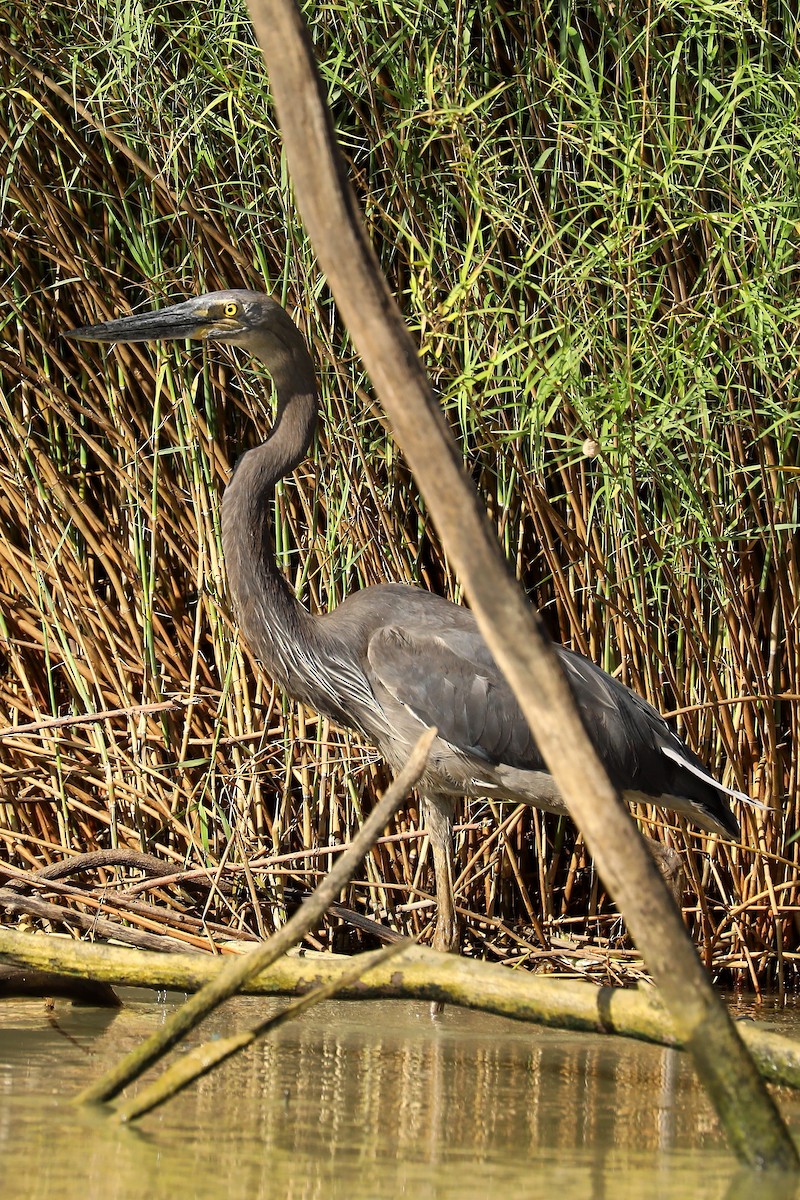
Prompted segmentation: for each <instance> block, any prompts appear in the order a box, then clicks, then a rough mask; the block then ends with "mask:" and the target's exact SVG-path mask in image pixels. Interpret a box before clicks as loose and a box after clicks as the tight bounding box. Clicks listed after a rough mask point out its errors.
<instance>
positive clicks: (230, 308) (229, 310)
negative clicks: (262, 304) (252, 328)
mask: <svg viewBox="0 0 800 1200" xmlns="http://www.w3.org/2000/svg"><path fill="white" fill-rule="evenodd" d="M238 312H239V305H238V304H235V303H234V301H233V300H229V301H228V303H227V304H226V305H225V316H226V317H235V316H236V314H237V313H238Z"/></svg>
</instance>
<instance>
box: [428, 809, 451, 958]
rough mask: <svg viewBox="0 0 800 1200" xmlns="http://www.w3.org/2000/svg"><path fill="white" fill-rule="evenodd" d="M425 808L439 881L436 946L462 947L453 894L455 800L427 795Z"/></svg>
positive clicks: (434, 940)
mask: <svg viewBox="0 0 800 1200" xmlns="http://www.w3.org/2000/svg"><path fill="white" fill-rule="evenodd" d="M422 812H423V819H424V821H425V827H426V829H427V832H428V837H429V838H430V843H431V850H432V851H433V873H434V877H435V883H436V906H437V913H436V929H435V931H434V935H433V948H434V950H444V951H445V952H449V951H451V950H458V948H459V930H458V918H457V916H456V904H455V898H454V896H453V874H454V858H453V801H452V800H451V799H450V797H449V796H448V797H445V796H423V798H422Z"/></svg>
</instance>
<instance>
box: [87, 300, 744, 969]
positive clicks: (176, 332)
mask: <svg viewBox="0 0 800 1200" xmlns="http://www.w3.org/2000/svg"><path fill="white" fill-rule="evenodd" d="M68 336H69V337H71V338H73V339H76V340H82V341H90V342H111V343H133V342H157V341H161V340H163V339H173V340H174V339H177V340H179V341H184V340H187V339H201V340H203V341H209V342H222V343H225V344H227V345H232V346H238V347H240V348H241V349H242V350H244V351H245V352H246V353H247V354H249V355H250V356H251V358H255V359H258V360H260V361H261V362H262V363H263V364H264V365H265V367H266V369H267V371H268V372H269V374H270V375H271V377H272V381H273V384H274V388H275V397H276V409H275V419H274V423H273V426H272V429H271V432H270V434H269V436H268V437H267V438H266V440H264V441H263V442H262V443H261V444H260V445H258V446H256V447H255V448H254V449H251V450H248V451H247V452H246V453H245V454H244V455H242V457H241V458H240V459H239V461H238V462H237V464H236V467H235V469H234V472H233V475H232V477H231V479H230V481H229V483H228V485H227V487H226V488H225V492H224V495H223V499H222V545H223V557H224V562H225V568H226V573H227V579H228V586H229V589H230V593H231V597H232V600H233V605H234V611H235V614H236V619H237V621H238V624H239V627H240V628H241V630H242V632H243V634H244V637H245V640H246V642H247V643H248V645H249V646H250V648H251V650H252V651H253V653H254V654H255V656H256V658H257V659H258V660H259V661H260V662H261V664H262V666H263V668H264V669H265V671H266V672H267V674H268V675H269V676H270V677H271V678H272V679H273V680H274V681H275V683H277V684H278V685H279V687H280V688H282V689H283V690H284V691H285V692H286V693H287V694H288V695H289V696H290V697H291V698H293V699H294V700H296V701H300V702H301V703H303V704H305V705H308V706H309V707H310V708H312V709H314V710H315V711H316V712H318V713H320V714H321V715H323V716H325V717H328V718H329V719H330V720H332V721H333V722H334V723H335V724H337V725H339V726H342V727H344V728H346V729H350V730H355V731H357V732H358V733H359V734H361V735H362V736H363V737H364V738H365V739H366V740H367V741H368V742H370V743H371V744H373V745H374V746H376V747H377V748H378V750H379V751H380V753H381V754H382V756H383V757H384V759H385V760H386V761H387V763H388V765H389V766H390V767H391V768H392V769H394V770H397V769H399V768H400V767H401V766H402V765H403V764H404V763H405V761H406V759H407V756H408V754H409V752H410V750H411V747H412V746H413V745H414V744H415V742H416V741H417V739H418V737H419V735H420V733H421V732H422V730H423V729H424V728H425V727H429V726H435V727H436V729H437V731H438V734H437V737H436V740H435V741H434V743H433V746H432V749H431V752H430V756H429V759H428V764H427V767H426V769H425V772H424V774H423V776H422V778H421V780H420V783H419V788H418V790H419V794H420V798H421V802H422V803H421V808H422V817H423V823H424V825H425V827H426V829H427V833H428V837H429V840H430V845H431V849H432V857H433V867H434V883H435V893H436V902H437V910H436V921H435V929H434V935H433V945H434V947H435V948H436V949H439V950H445V951H449V950H453V949H456V948H457V946H458V943H459V925H458V919H457V914H456V906H455V900H454V895H453V875H454V844H453V817H454V811H455V806H456V804H457V802H458V800H459V799H460V798H461V797H465V796H466V797H483V798H493V799H497V800H506V801H508V800H511V801H515V802H517V803H519V802H522V803H525V804H530V805H533V806H534V807H536V808H538V809H543V810H545V811H547V812H554V813H565V812H566V811H567V810H566V806H565V804H564V801H563V799H562V797H561V795H560V793H559V791H558V788H557V787H556V785H555V782H554V780H553V777H552V775H551V774H550V772H549V771H548V769H547V766H546V764H545V762H544V759H543V758H542V755H541V754H540V752H539V748H538V746H537V745H536V742H535V740H534V738H533V736H532V734H531V732H530V729H529V728H528V724H527V721H526V720H525V718H524V716H523V714H522V711H521V709H520V707H519V705H518V703H517V701H516V699H515V697H514V694H513V692H512V691H511V688H510V687H509V685H508V684H507V683H506V681H505V679H504V677H503V675H502V674H501V672H500V670H499V669H498V667H497V665H496V663H495V661H494V659H493V657H492V654H491V653H490V651H489V648H488V647H487V645H486V643H485V641H484V639H483V637H482V635H481V633H480V631H479V630H478V627H477V624H476V621H475V617H474V616H473V614H472V612H471V611H470V610H469V609H467V608H464V607H463V606H460V605H457V604H454V603H452V602H451V601H449V600H446V599H445V598H444V597H441V596H437V595H435V594H433V593H431V592H428V591H424V590H422V589H420V588H417V587H414V586H412V585H408V584H397V583H382V584H377V585H374V586H370V587H365V588H362V589H360V590H359V591H356V592H354V593H352V594H351V595H349V596H347V597H346V598H345V599H344V600H343V601H342V603H341V604H340V605H339V606H338V607H337V608H335V609H333V610H332V611H331V612H325V613H319V614H312V613H310V612H308V611H307V609H306V608H305V607H304V606H303V605H302V604H301V602H300V600H299V599H298V598H297V596H296V595H295V593H294V591H293V590H292V588H291V587H290V586H289V584H288V582H287V581H286V579H285V578H284V577H283V575H282V574H281V572H280V570H279V569H278V565H277V563H276V560H275V553H274V544H273V538H272V533H271V528H270V518H269V513H270V510H271V502H272V499H273V495H274V489H275V485H276V483H277V482H278V481H279V480H280V479H282V478H283V477H284V476H286V475H288V474H290V473H291V472H292V471H293V470H294V469H295V468H296V467H297V466H298V465H299V464H300V462H301V461H302V460H303V459H304V458H305V456H306V455H307V453H308V451H309V449H310V447H311V444H312V441H313V438H314V433H315V429H316V424H317V418H318V411H319V400H318V392H317V381H316V372H315V369H314V364H313V362H312V358H311V355H310V353H309V350H308V347H307V345H306V342H305V340H304V338H303V336H302V334H301V332H300V330H299V329H298V327H297V326H296V325H295V323H294V321H293V320H292V318H291V317H290V316H289V314H288V313H287V312H286V311H285V309H284V308H283V307H282V306H281V305H280V304H279V303H278V302H277V301H276V300H275V299H273V298H272V297H271V296H269V295H266V294H264V293H262V292H255V291H245V290H240V289H235V290H229V291H219V292H211V293H209V294H207V295H203V296H199V297H196V298H193V299H189V300H186V301H182V302H180V303H177V304H173V305H170V306H169V307H166V308H161V309H159V310H156V311H153V312H147V313H141V314H138V315H134V316H127V317H121V318H119V319H116V320H111V321H105V322H103V323H101V324H97V325H89V326H84V327H82V328H79V329H73V330H71V331H70V333H69V334H68ZM556 653H557V656H558V659H559V661H560V664H561V667H562V669H563V671H564V673H565V675H566V678H567V680H568V683H569V686H570V689H571V691H572V695H573V697H574V700H575V703H576V704H577V706H578V709H579V710H580V713H581V717H582V719H583V722H584V724H585V725H586V727H587V729H588V731H589V733H590V736H591V738H592V741H593V743H594V746H595V749H596V751H597V753H598V754H599V756H600V758H601V760H602V762H603V765H604V766H605V769H606V771H607V773H608V775H609V778H610V780H611V782H612V783H613V785H614V786H615V788H616V789H617V791H618V792H619V793H621V794H622V796H623V797H624V798H625V799H626V800H627V801H628V802H640V801H644V802H646V803H650V804H656V805H658V806H660V807H663V808H666V809H669V810H673V811H675V812H678V813H682V814H684V815H685V816H686V817H687V818H689V819H690V820H691V821H692V822H693V823H694V824H695V825H697V826H699V827H700V828H701V829H703V830H705V831H708V832H713V833H718V834H721V835H722V836H723V837H727V838H732V839H735V838H737V837H738V835H739V825H738V822H737V820H736V817H735V816H734V815H733V812H732V809H731V805H730V798H731V797H733V798H737V799H740V800H743V801H747V800H749V797H747V796H745V795H744V794H743V793H740V792H736V791H734V790H732V789H730V788H727V787H724V786H723V785H722V784H721V783H719V782H718V781H717V780H716V779H715V778H714V777H713V776H712V775H711V774H710V772H709V771H708V770H707V769H706V767H705V766H704V765H703V763H702V761H701V760H700V758H699V757H698V756H697V755H696V754H695V753H694V752H693V751H692V750H691V749H690V748H689V747H688V746H687V745H686V744H685V743H684V742H683V741H682V739H681V738H680V737H679V736H678V735H677V733H675V732H674V731H673V730H672V729H671V728H670V726H669V725H668V724H667V722H666V721H665V720H664V718H663V717H662V716H661V715H660V713H658V712H657V711H656V709H655V708H653V707H652V706H651V705H650V704H648V703H647V702H646V701H645V700H644V699H642V697H641V696H639V695H637V694H636V693H635V692H634V691H632V690H631V689H630V688H628V687H626V686H625V685H624V684H622V683H620V682H619V681H618V680H616V679H614V678H613V677H612V676H611V675H609V674H607V673H606V672H605V671H603V670H602V669H601V668H600V667H598V666H597V665H596V664H595V663H593V662H591V660H590V659H588V658H585V657H584V656H583V655H581V654H578V653H575V652H574V651H572V650H569V649H567V648H566V647H561V646H559V647H557V648H556Z"/></svg>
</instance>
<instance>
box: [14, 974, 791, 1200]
mask: <svg viewBox="0 0 800 1200" xmlns="http://www.w3.org/2000/svg"><path fill="white" fill-rule="evenodd" d="M125 998H126V1001H127V1007H126V1008H125V1009H123V1010H122V1011H121V1012H119V1013H118V1014H117V1015H113V1014H109V1013H108V1012H107V1011H103V1012H101V1011H98V1010H88V1009H79V1008H72V1007H71V1006H70V1005H68V1004H66V1003H63V1004H61V1003H59V1004H58V1005H57V1006H56V1010H55V1020H54V1021H53V1020H51V1019H48V1016H47V1014H46V1012H45V1009H44V1006H43V1005H42V1004H41V1002H37V1001H34V1000H24V1001H9V1002H7V1003H5V1004H4V1005H3V1007H2V1009H1V1010H0V1014H2V1015H0V1162H2V1177H3V1191H4V1193H5V1195H6V1196H8V1197H9V1200H16V1198H19V1200H28V1198H37V1200H38V1198H40V1197H41V1198H42V1200H44V1198H45V1197H46V1198H47V1200H50V1198H51V1197H54V1196H58V1197H63V1198H65V1200H70V1198H71V1197H76V1198H77V1197H80V1200H95V1197H97V1198H98V1200H100V1197H102V1200H127V1198H128V1197H137V1198H138V1197H144V1196H146V1197H156V1198H158V1197H161V1196H170V1197H172V1196H176V1197H180V1198H181V1200H183V1198H191V1197H198V1200H203V1198H205V1197H216V1196H225V1197H230V1198H231V1200H239V1198H241V1200H244V1198H248V1200H250V1198H255V1200H259V1198H262V1197H273V1196H274V1197H287V1198H292V1200H294V1198H298V1200H299V1198H302V1200H317V1198H320V1200H322V1198H323V1197H325V1198H327V1197H339V1196H341V1197H348V1198H352V1200H360V1198H362V1197H364V1198H367V1197H369V1198H373V1197H384V1196H385V1197H390V1196H391V1197H396V1196H408V1197H413V1198H417V1197H419V1198H420V1200H425V1198H426V1197H432V1198H437V1200H438V1198H447V1197H456V1196H458V1197H500V1198H501V1200H511V1198H513V1197H517V1196H519V1197H522V1196H526V1197H527V1196H548V1197H549V1196H559V1197H562V1198H563V1200H572V1198H573V1197H574V1198H578V1197H581V1198H582V1197H591V1198H592V1200H606V1198H608V1200H612V1198H613V1200H626V1198H628V1197H630V1198H631V1200H633V1198H634V1197H635V1198H636V1200H639V1198H640V1197H647V1198H648V1200H658V1198H662V1197H663V1198H664V1200H672V1198H673V1197H674V1198H675V1200H677V1198H681V1200H684V1198H686V1197H704V1198H705V1197H708V1198H709V1200H717V1198H719V1200H744V1198H745V1197H747V1198H748V1200H750V1197H753V1196H758V1197H759V1200H762V1198H763V1200H770V1198H771V1197H774V1200H789V1198H790V1197H792V1198H793V1197H795V1196H798V1197H799V1198H800V1189H798V1188H797V1186H796V1183H795V1181H794V1180H786V1179H783V1178H779V1179H774V1180H770V1179H768V1178H766V1177H763V1176H759V1177H757V1178H755V1179H754V1178H753V1177H752V1176H750V1175H748V1174H747V1173H744V1172H740V1171H737V1168H736V1164H735V1162H734V1160H733V1159H732V1157H731V1156H730V1155H729V1154H728V1152H727V1150H726V1147H725V1144H724V1140H723V1139H722V1137H721V1135H720V1133H719V1129H718V1127H717V1123H716V1120H715V1117H714V1115H713V1113H712V1112H711V1109H710V1107H709V1105H708V1104H707V1102H706V1100H705V1097H704V1095H703V1094H702V1091H701V1089H700V1088H699V1086H698V1085H697V1083H696V1081H695V1079H694V1076H693V1073H692V1070H691V1067H690V1066H689V1064H688V1063H687V1062H686V1060H685V1058H684V1057H683V1056H682V1055H679V1054H678V1053H676V1052H674V1051H669V1050H664V1049H662V1048H658V1047H654V1046H646V1045H642V1044H637V1043H633V1042H625V1041H622V1040H621V1039H617V1040H612V1039H608V1038H600V1037H593V1036H587V1035H573V1034H569V1033H560V1032H554V1031H548V1030H541V1029H537V1028H536V1027H533V1026H523V1025H520V1024H515V1023H513V1022H511V1021H505V1020H503V1019H501V1018H498V1017H489V1016H484V1015H482V1014H477V1013H469V1012H462V1011H459V1010H458V1009H455V1008H450V1009H448V1010H447V1011H446V1012H445V1014H444V1016H443V1017H442V1018H441V1019H440V1020H439V1021H438V1022H436V1023H432V1022H431V1021H430V1018H429V1016H428V1009H427V1005H423V1004H419V1005H417V1004H411V1003H405V1002H401V1001H395V1002H370V1003H366V1004H345V1003H335V1002H331V1003H329V1004H326V1005H321V1006H320V1007H319V1008H318V1009H315V1010H314V1011H313V1013H309V1014H307V1015H306V1016H305V1017H304V1018H303V1019H302V1020H300V1021H296V1022H293V1023H291V1024H290V1025H287V1026H285V1027H283V1028H282V1029H281V1030H280V1031H279V1033H278V1035H277V1036H276V1037H275V1038H274V1039H273V1040H270V1041H266V1042H262V1043H261V1044H259V1045H258V1046H257V1047H255V1048H254V1049H253V1050H252V1051H251V1052H249V1053H248V1054H247V1055H245V1056H244V1057H243V1058H241V1059H240V1060H238V1061H236V1062H234V1063H232V1064H229V1065H228V1066H227V1067H225V1068H223V1070H222V1071H221V1072H219V1073H217V1074H215V1075H213V1076H210V1077H208V1078H206V1079H204V1080H202V1081H200V1083H199V1084H198V1085H197V1086H196V1087H194V1088H192V1089H190V1090H189V1091H187V1092H185V1093H183V1094H182V1095H181V1096H179V1097H178V1098H177V1099H176V1100H175V1101H174V1102H173V1103H172V1104H170V1105H168V1106H167V1107H166V1108H164V1109H162V1110H160V1111H159V1112H157V1113H155V1114H152V1115H151V1116H149V1117H147V1118H145V1119H144V1120H143V1121H142V1122H141V1125H140V1127H138V1128H136V1129H121V1128H119V1127H118V1126H116V1125H115V1124H113V1123H112V1122H110V1121H108V1120H107V1119H106V1118H105V1117H104V1116H103V1115H101V1114H100V1113H97V1112H92V1113H86V1112H82V1111H78V1110H76V1109H74V1108H73V1107H71V1106H70V1105H69V1103H68V1101H69V1099H70V1097H71V1096H73V1095H74V1094H75V1092H76V1091H77V1090H78V1089H79V1087H82V1086H83V1085H85V1083H86V1082H87V1080H88V1079H89V1078H91V1077H94V1076H96V1075H97V1074H98V1073H99V1072H100V1071H102V1070H103V1069H104V1068H105V1067H106V1066H108V1065H109V1064H110V1063H111V1062H112V1061H114V1060H115V1059H116V1058H117V1057H118V1056H119V1055H120V1054H121V1053H122V1052H124V1051H125V1050H126V1049H128V1048H129V1047H130V1046H131V1045H133V1044H134V1043H135V1042H136V1041H138V1040H139V1039H141V1038H142V1037H143V1036H145V1035H146V1034H147V1033H149V1032H151V1031H152V1029H153V1028H154V1026H155V1025H156V1024H158V1023H159V1022H160V1021H161V1020H162V1019H163V1017H164V1014H165V1012H166V1011H168V1009H169V1008H170V1007H171V1006H172V999H171V1000H170V1002H168V1003H167V1004H166V1005H165V1004H161V1003H156V1002H155V1001H154V1000H153V999H152V998H151V997H150V996H149V994H147V993H144V992H130V993H128V994H127V995H126V997H125ZM177 999H178V998H175V1000H176V1002H177ZM280 1004H281V1002H279V1001H260V1000H256V999H250V998H242V999H239V1000H237V1001H236V1002H235V1004H233V1005H231V1006H230V1007H229V1008H228V1009H226V1010H225V1011H224V1013H223V1014H222V1015H217V1016H215V1017H214V1018H213V1019H212V1020H211V1021H210V1022H208V1023H207V1026H206V1027H205V1029H206V1030H208V1031H209V1032H212V1031H216V1032H218V1033H221V1032H225V1033H228V1032H231V1031H232V1029H233V1028H239V1027H241V1026H242V1025H244V1024H245V1023H248V1022H250V1021H252V1020H253V1019H254V1018H255V1017H256V1015H257V1014H258V1015H262V1014H263V1012H264V1008H265V1005H266V1006H268V1007H272V1008H275V1007H279V1006H280ZM786 1021H787V1018H786V1017H785V1016H783V1017H782V1018H781V1022H780V1023H781V1024H782V1025H784V1027H785V1025H786ZM794 1025H795V1028H796V1026H797V1022H796V1021H795V1022H794ZM786 1031H787V1032H790V1031H791V1026H790V1027H789V1028H787V1029H786ZM780 1103H781V1107H782V1109H783V1111H784V1112H785V1114H786V1116H787V1119H788V1120H789V1122H790V1124H791V1126H792V1127H793V1128H798V1127H800V1098H795V1096H794V1094H793V1093H790V1092H788V1091H782V1092H781V1093H780Z"/></svg>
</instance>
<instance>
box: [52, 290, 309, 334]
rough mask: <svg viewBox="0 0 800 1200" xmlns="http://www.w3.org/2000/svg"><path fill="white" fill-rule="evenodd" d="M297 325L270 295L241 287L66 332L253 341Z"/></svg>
mask: <svg viewBox="0 0 800 1200" xmlns="http://www.w3.org/2000/svg"><path fill="white" fill-rule="evenodd" d="M287 324H288V325H291V326H292V329H294V326H293V325H292V323H291V321H290V318H289V317H288V315H287V314H286V312H285V311H284V310H283V308H281V306H280V304H278V302H277V301H276V300H273V299H272V297H271V296H265V295H264V294H263V293H262V292H247V291H240V290H233V291H225V292H209V293H208V295H206V296H198V297H196V298H195V299H193V300H184V301H183V302H182V303H180V304H171V305H170V306H169V307H168V308H161V309H158V310H157V311H156V312H148V313H137V314H135V315H134V316H132V317H120V318H119V320H116V321H103V322H102V323H101V324H100V325H84V326H82V327H81V328H80V329H71V330H70V331H69V332H68V333H67V335H66V336H67V337H69V338H74V339H75V340H76V341H82V342H157V341H160V340H161V339H163V338H173V339H175V338H177V339H179V340H180V341H184V340H185V339H187V338H200V339H202V340H204V341H215V342H231V343H233V344H234V345H242V346H248V345H251V344H252V343H253V340H254V338H264V337H267V338H272V339H274V340H276V341H277V342H278V343H281V342H282V341H283V340H284V338H283V337H282V336H281V335H282V333H283V332H284V331H285V330H286V329H287Z"/></svg>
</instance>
